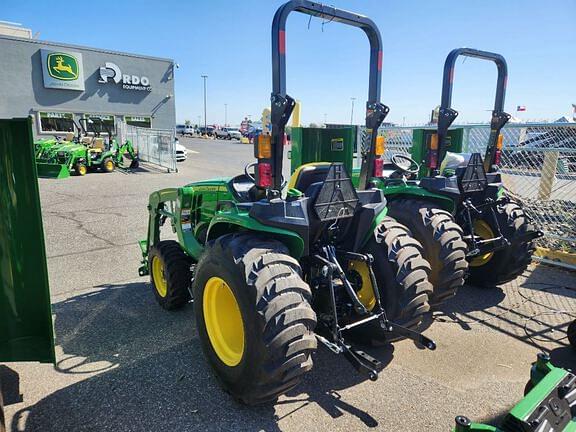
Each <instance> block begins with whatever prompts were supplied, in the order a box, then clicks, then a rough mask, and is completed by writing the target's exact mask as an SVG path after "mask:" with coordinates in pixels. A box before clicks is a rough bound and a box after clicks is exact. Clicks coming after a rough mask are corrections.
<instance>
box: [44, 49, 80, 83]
mask: <svg viewBox="0 0 576 432" xmlns="http://www.w3.org/2000/svg"><path fill="white" fill-rule="evenodd" d="M47 63H48V73H49V74H50V76H51V77H52V78H56V79H59V80H65V81H71V80H75V79H77V78H78V62H77V61H76V58H75V57H73V56H71V55H70V54H64V53H52V54H49V55H48V62H47Z"/></svg>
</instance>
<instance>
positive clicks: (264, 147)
mask: <svg viewBox="0 0 576 432" xmlns="http://www.w3.org/2000/svg"><path fill="white" fill-rule="evenodd" d="M256 157H257V158H258V159H270V158H271V157H272V143H271V139H270V135H267V134H261V135H258V154H257V155H256Z"/></svg>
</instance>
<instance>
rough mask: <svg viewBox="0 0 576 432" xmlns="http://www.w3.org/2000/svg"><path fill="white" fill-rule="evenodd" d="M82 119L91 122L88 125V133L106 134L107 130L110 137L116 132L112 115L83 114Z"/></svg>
mask: <svg viewBox="0 0 576 432" xmlns="http://www.w3.org/2000/svg"><path fill="white" fill-rule="evenodd" d="M84 118H86V119H88V120H92V123H90V124H89V125H88V132H96V133H100V134H108V130H110V132H111V133H112V135H114V134H115V132H116V124H115V121H114V116H113V115H102V114H84ZM100 120H101V121H100Z"/></svg>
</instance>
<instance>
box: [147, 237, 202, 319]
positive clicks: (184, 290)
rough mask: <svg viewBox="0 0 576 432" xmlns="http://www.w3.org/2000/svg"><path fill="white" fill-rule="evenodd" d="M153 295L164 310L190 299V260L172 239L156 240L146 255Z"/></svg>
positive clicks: (175, 307) (176, 306)
mask: <svg viewBox="0 0 576 432" xmlns="http://www.w3.org/2000/svg"><path fill="white" fill-rule="evenodd" d="M148 262H149V267H150V282H151V284H152V287H153V288H154V296H155V297H156V301H157V302H158V304H159V305H160V306H162V307H163V308H164V309H166V310H174V309H178V308H181V307H182V306H184V305H185V304H186V303H188V302H189V301H190V286H191V284H192V272H191V271H190V266H191V264H192V260H191V259H190V257H188V255H186V254H185V253H184V251H183V250H182V248H181V247H180V244H178V242H176V241H174V240H164V241H161V242H158V243H157V244H156V245H154V246H152V247H151V248H150V253H149V255H148Z"/></svg>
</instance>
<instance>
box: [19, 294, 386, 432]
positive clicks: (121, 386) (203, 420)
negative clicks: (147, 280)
mask: <svg viewBox="0 0 576 432" xmlns="http://www.w3.org/2000/svg"><path fill="white" fill-rule="evenodd" d="M101 288H102V289H100V290H98V291H95V292H92V293H89V294H84V295H79V296H76V297H72V298H70V299H67V300H65V301H62V302H60V303H56V304H54V305H53V312H54V314H55V316H56V318H55V329H56V343H57V345H58V346H59V348H61V350H62V351H63V354H61V355H59V356H58V363H57V366H56V369H57V370H58V371H59V372H61V373H65V374H75V375H78V376H79V377H80V376H81V375H85V377H82V378H83V380H82V381H79V382H77V383H75V384H72V385H70V386H68V387H65V388H63V389H61V390H58V391H56V392H55V393H53V394H51V395H49V396H48V397H46V398H44V399H43V400H41V401H40V402H38V403H37V404H35V405H33V406H31V407H28V408H26V409H23V410H21V411H20V412H17V413H16V414H15V415H14V419H13V421H12V425H13V426H12V431H13V432H16V431H20V430H21V429H19V428H18V425H22V424H25V429H24V430H26V431H43V432H50V431H64V430H70V431H105V430H110V431H144V430H150V431H152V430H178V431H200V430H201V431H210V430H222V431H224V430H226V431H229V430H234V431H261V430H265V431H277V430H279V428H278V424H277V422H278V421H279V420H280V419H279V417H278V415H277V414H276V408H275V406H273V405H270V406H262V407H256V408H254V407H245V406H241V405H239V404H237V403H236V402H234V401H233V400H232V399H231V398H230V397H229V396H228V395H227V394H226V393H224V392H223V391H222V390H221V389H220V387H218V385H217V383H216V380H215V379H214V378H213V377H212V375H211V372H210V370H209V368H208V366H207V365H206V364H205V361H204V357H203V354H202V351H201V347H200V343H199V341H197V340H196V339H197V333H196V329H195V323H194V316H193V310H192V309H193V308H192V306H191V305H188V306H186V307H185V308H183V309H182V310H180V311H177V312H167V311H164V310H162V309H160V307H159V306H158V305H157V304H156V302H155V300H154V298H153V295H152V294H151V293H150V292H149V290H150V287H149V286H148V285H147V284H144V283H131V284H126V285H112V286H103V287H101ZM392 353H393V348H392V347H387V348H383V349H381V350H376V351H375V352H373V354H375V356H377V357H378V358H379V359H380V360H381V361H382V363H383V366H385V365H387V364H388V363H389V362H390V360H391V359H392V357H393V356H392ZM364 379H365V378H364V377H363V376H361V375H359V374H358V373H356V371H355V370H353V369H352V367H351V366H350V365H349V364H348V362H346V360H345V359H344V358H343V357H341V356H335V355H334V354H332V353H330V352H328V351H327V350H325V349H322V348H321V349H319V351H318V353H317V354H316V357H315V367H314V369H313V370H312V372H311V373H310V374H309V375H308V376H307V377H306V378H305V379H304V382H303V383H302V384H301V385H300V386H299V387H298V388H296V389H294V390H293V391H291V392H290V394H289V395H288V397H283V398H282V399H281V402H279V405H283V406H285V405H287V404H292V403H293V404H295V409H298V408H297V406H300V407H301V406H302V403H301V402H302V401H304V402H305V403H317V404H318V405H320V406H321V407H323V408H324V409H325V410H326V411H327V412H328V413H329V414H331V415H333V416H341V415H343V413H344V412H346V413H349V414H351V415H354V416H357V417H358V418H359V419H361V420H362V421H363V422H364V423H365V424H367V425H368V426H376V425H377V422H376V420H375V419H374V418H372V417H371V416H370V415H369V414H368V413H366V412H363V411H361V410H359V409H357V408H355V407H354V406H353V405H351V404H348V403H347V402H346V401H344V400H342V398H341V397H340V396H339V395H338V394H337V392H336V390H337V389H343V388H347V387H350V386H353V385H356V384H358V383H360V382H362V381H363V380H364ZM303 396H304V397H305V399H303ZM287 410H288V409H282V412H285V411H287ZM286 415H289V414H286ZM24 418H25V421H23V420H24Z"/></svg>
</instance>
